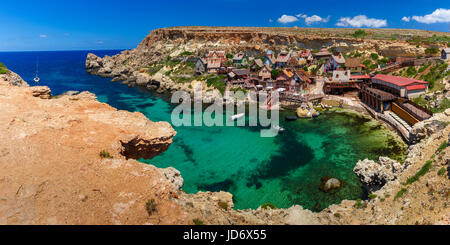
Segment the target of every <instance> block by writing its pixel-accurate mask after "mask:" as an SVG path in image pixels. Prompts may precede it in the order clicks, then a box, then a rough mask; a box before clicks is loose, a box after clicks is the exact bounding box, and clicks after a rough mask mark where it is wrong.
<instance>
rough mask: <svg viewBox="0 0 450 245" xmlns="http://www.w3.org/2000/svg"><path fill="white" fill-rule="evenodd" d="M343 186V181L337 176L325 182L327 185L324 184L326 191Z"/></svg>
mask: <svg viewBox="0 0 450 245" xmlns="http://www.w3.org/2000/svg"><path fill="white" fill-rule="evenodd" d="M340 187H341V181H339V180H338V179H335V178H331V179H329V180H327V181H326V182H325V185H324V186H323V189H324V190H325V191H329V190H332V189H339V188H340Z"/></svg>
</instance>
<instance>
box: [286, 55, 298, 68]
mask: <svg viewBox="0 0 450 245" xmlns="http://www.w3.org/2000/svg"><path fill="white" fill-rule="evenodd" d="M286 66H287V67H288V68H290V69H298V68H300V62H299V60H298V59H297V57H295V56H291V57H290V58H289V60H288V61H287V65H286Z"/></svg>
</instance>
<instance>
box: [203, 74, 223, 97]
mask: <svg viewBox="0 0 450 245" xmlns="http://www.w3.org/2000/svg"><path fill="white" fill-rule="evenodd" d="M223 79H225V76H224V75H219V76H217V75H214V74H212V75H210V76H208V78H207V79H206V84H207V85H208V86H210V87H214V88H215V89H217V90H219V91H220V93H221V94H222V95H223V94H224V93H225V87H226V86H227V85H226V83H225V82H224V81H223Z"/></svg>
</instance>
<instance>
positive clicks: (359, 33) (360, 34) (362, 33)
mask: <svg viewBox="0 0 450 245" xmlns="http://www.w3.org/2000/svg"><path fill="white" fill-rule="evenodd" d="M352 36H353V37H354V38H359V37H365V36H367V32H366V31H364V30H356V31H355V32H354V33H353V34H352Z"/></svg>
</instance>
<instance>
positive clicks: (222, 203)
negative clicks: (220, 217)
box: [217, 200, 228, 210]
mask: <svg viewBox="0 0 450 245" xmlns="http://www.w3.org/2000/svg"><path fill="white" fill-rule="evenodd" d="M217 204H218V205H219V207H221V208H222V209H223V210H228V203H226V202H222V201H220V200H219V201H218V202H217Z"/></svg>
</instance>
